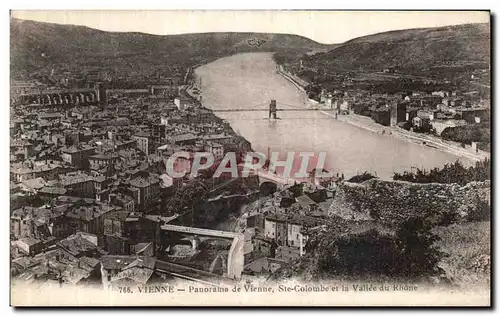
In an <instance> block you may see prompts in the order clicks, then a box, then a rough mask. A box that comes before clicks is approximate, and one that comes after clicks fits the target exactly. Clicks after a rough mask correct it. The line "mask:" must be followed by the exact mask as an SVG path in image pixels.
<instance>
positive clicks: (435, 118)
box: [320, 89, 490, 136]
mask: <svg viewBox="0 0 500 316" xmlns="http://www.w3.org/2000/svg"><path fill="white" fill-rule="evenodd" d="M320 102H321V103H323V104H325V105H326V106H327V107H330V108H333V109H337V113H338V114H349V113H351V112H352V113H356V114H361V115H365V116H370V117H371V118H372V119H373V120H374V121H375V122H377V123H379V124H382V125H385V126H400V127H403V128H406V129H412V130H414V131H419V132H429V133H430V132H433V133H435V134H436V135H438V136H439V135H441V133H442V131H443V130H444V129H445V128H447V127H456V126H464V125H468V124H479V123H482V122H489V120H490V104H489V101H488V100H484V99H482V98H481V97H480V96H479V93H478V92H477V91H470V92H465V93H461V92H457V91H443V90H440V91H434V92H431V93H426V92H422V91H415V92H399V93H394V94H387V93H386V94H379V93H368V92H366V91H362V90H353V91H345V92H341V91H338V90H335V91H333V92H328V91H326V90H324V89H323V91H322V92H321V94H320Z"/></svg>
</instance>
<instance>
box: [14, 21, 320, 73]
mask: <svg viewBox="0 0 500 316" xmlns="http://www.w3.org/2000/svg"><path fill="white" fill-rule="evenodd" d="M10 31H11V37H10V47H11V71H12V75H13V76H21V75H23V74H24V75H27V74H29V73H32V72H35V71H43V70H45V69H46V68H50V69H54V68H56V69H58V68H61V69H63V70H68V69H72V68H77V69H78V67H90V68H93V67H97V68H105V69H109V70H110V71H111V72H117V73H123V72H125V74H128V73H127V72H130V71H132V72H136V71H138V70H139V69H140V70H141V71H145V72H146V73H147V72H148V71H153V72H154V69H155V68H157V67H160V69H161V68H165V67H167V68H168V67H177V66H180V67H182V66H185V65H192V64H197V63H202V62H205V61H207V60H211V59H215V58H218V57H222V56H226V55H230V54H234V53H239V52H249V51H273V52H274V51H289V52H302V53H306V52H308V51H312V50H315V51H318V50H325V49H326V48H328V45H323V44H319V43H316V42H314V41H312V40H310V39H307V38H305V37H301V36H296V35H288V34H260V33H200V34H185V35H168V36H159V35H150V34H142V33H112V32H104V31H99V30H96V29H91V28H88V27H84V26H74V25H60V24H52V23H42V22H34V21H27V20H26V21H25V20H18V19H12V20H11V25H10Z"/></svg>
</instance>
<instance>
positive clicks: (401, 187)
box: [328, 179, 491, 227]
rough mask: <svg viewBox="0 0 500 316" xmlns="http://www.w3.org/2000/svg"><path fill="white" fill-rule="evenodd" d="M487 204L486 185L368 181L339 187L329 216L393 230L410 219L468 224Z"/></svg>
mask: <svg viewBox="0 0 500 316" xmlns="http://www.w3.org/2000/svg"><path fill="white" fill-rule="evenodd" d="M485 205H491V204H490V182H489V181H485V182H470V183H468V184H467V185H464V186H461V185H459V184H440V183H425V184H420V183H410V182H403V181H382V180H380V179H371V180H368V181H365V182H363V183H349V182H344V183H342V184H341V185H339V187H338V189H337V192H336V195H335V198H334V200H333V202H332V205H331V206H330V209H329V212H328V213H329V216H339V217H341V218H344V219H347V220H357V221H360V220H375V221H377V222H381V223H383V224H384V225H388V226H393V227H394V226H397V225H399V224H400V223H402V222H404V221H405V220H407V219H408V218H410V217H422V218H427V219H429V220H433V221H435V222H436V223H442V222H443V221H445V222H446V221H460V220H468V219H470V216H472V214H475V212H476V213H477V212H478V211H480V208H482V209H484V207H485Z"/></svg>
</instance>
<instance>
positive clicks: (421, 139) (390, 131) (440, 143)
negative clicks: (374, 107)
mask: <svg viewBox="0 0 500 316" xmlns="http://www.w3.org/2000/svg"><path fill="white" fill-rule="evenodd" d="M321 112H322V113H323V114H325V115H329V116H333V115H332V114H330V113H327V112H325V111H321ZM337 120H339V121H342V122H345V123H349V124H351V125H354V126H357V127H359V128H362V129H365V130H368V131H370V132H373V133H377V134H382V135H385V136H388V137H398V138H400V139H403V140H406V141H409V142H412V143H415V144H419V145H422V146H427V147H430V148H433V149H436V150H440V151H443V152H447V153H450V154H453V155H456V156H459V157H461V158H466V159H470V160H472V161H482V160H484V159H489V158H490V154H489V153H487V152H484V151H481V150H480V151H478V152H477V153H476V152H474V151H473V149H472V147H471V146H470V145H469V146H466V147H465V148H463V147H462V146H461V145H460V144H458V143H454V142H451V141H445V140H442V139H441V138H437V137H435V136H432V135H426V134H418V133H414V132H410V131H407V130H405V129H403V128H400V127H397V126H384V125H380V124H377V123H375V122H374V121H373V120H372V119H371V118H369V117H366V116H362V115H358V114H348V115H338V116H337Z"/></svg>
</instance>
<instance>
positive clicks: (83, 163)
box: [61, 145, 95, 169]
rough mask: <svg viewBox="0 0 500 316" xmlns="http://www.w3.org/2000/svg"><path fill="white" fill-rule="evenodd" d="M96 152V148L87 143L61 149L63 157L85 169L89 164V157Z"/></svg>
mask: <svg viewBox="0 0 500 316" xmlns="http://www.w3.org/2000/svg"><path fill="white" fill-rule="evenodd" d="M94 154H95V148H94V147H91V146H86V145H78V146H70V147H65V148H63V149H62V150H61V158H62V160H63V161H65V162H67V163H68V164H70V165H72V166H75V167H78V168H82V169H85V168H87V167H88V166H89V157H90V156H92V155H94Z"/></svg>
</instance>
